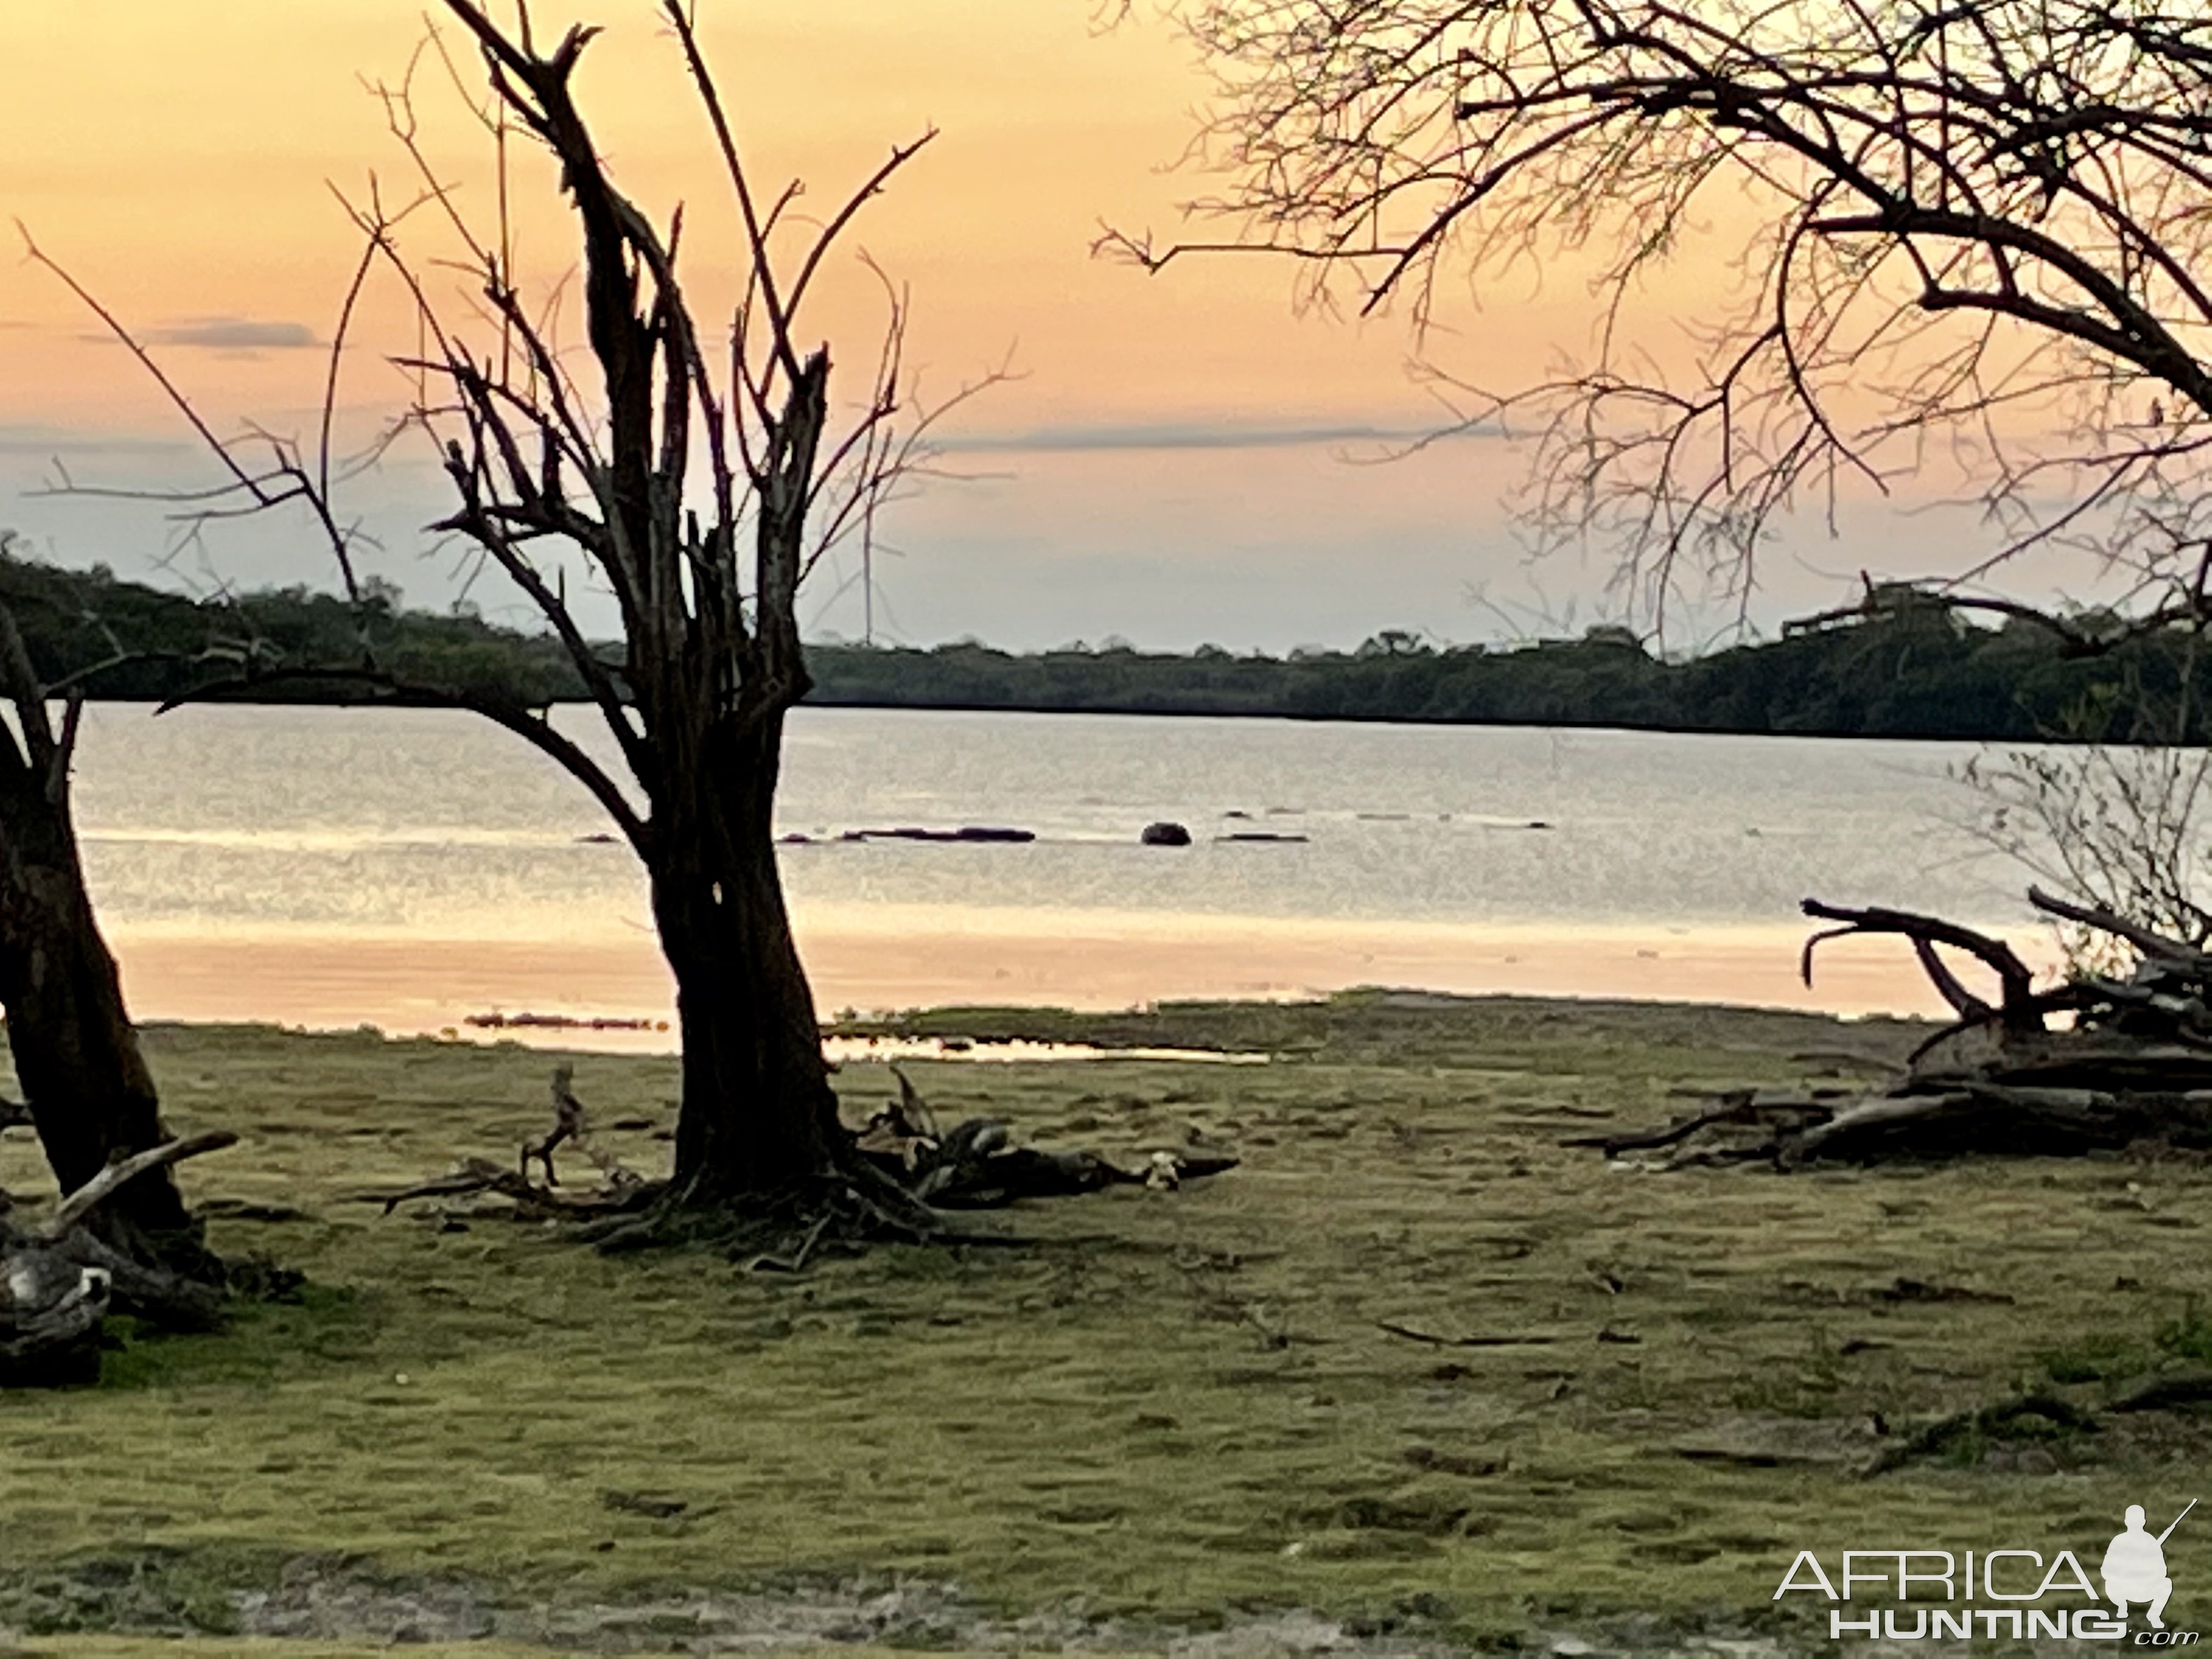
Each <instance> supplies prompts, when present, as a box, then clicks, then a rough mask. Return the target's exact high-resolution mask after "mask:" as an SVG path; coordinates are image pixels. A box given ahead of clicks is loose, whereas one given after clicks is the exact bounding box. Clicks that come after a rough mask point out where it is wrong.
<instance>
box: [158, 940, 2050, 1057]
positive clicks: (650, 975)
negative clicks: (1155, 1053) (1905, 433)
mask: <svg viewBox="0 0 2212 1659" xmlns="http://www.w3.org/2000/svg"><path fill="white" fill-rule="evenodd" d="M862 915H865V916H866V921H865V924H862V923H861V922H860V917H861V916H862ZM1802 940H1803V934H1802V932H1801V931H1799V930H1798V929H1796V928H1795V927H1774V928H1766V929H1737V930H1727V929H1707V930H1702V931H1691V930H1682V931H1676V930H1671V929H1635V928H1617V929H1616V928H1602V929H1589V928H1583V929H1577V930H1572V931H1562V930H1559V929H1555V928H1538V927H1442V926H1407V927H1376V926H1372V925H1358V924H1349V925H1347V924H1337V923H1322V922H1309V921H1263V920H1255V919H1249V918H1189V917H1175V918H1158V917H1142V916H1130V915H1103V916H1102V915H1097V914H1070V915H1064V916H1058V917H1051V916H1045V917H1040V916H1038V915H1036V914H1034V913H1028V912H1006V913H997V912H989V911H968V910H961V911H932V910H929V909H927V908H924V907H900V906H887V907H880V908H878V911H876V912H875V913H873V914H868V913H862V912H858V911H854V912H847V913H845V914H844V915H840V916H837V917H835V918H830V919H827V920H817V921H811V922H802V925H801V928H800V945H801V948H802V950H803V951H804V953H805V958H806V963H807V967H808V970H809V973H810V975H811V978H812V981H813V984H814V988H815V994H816V1001H817V1005H818V1006H819V1007H820V1008H821V1010H822V1012H823V1014H824V1015H825V1016H828V1015H829V1014H832V1013H835V1012H837V1011H840V1010H842V1009H847V1008H856V1009H862V1010H870V1009H893V1008H910V1007H920V1006H936V1005H942V1004H947V1003H970V1002H995V1003H1024V1004H1030V1003H1034V1004H1052V1005H1058V1006H1069V1007H1076V1008H1121V1007H1127V1006H1132V1005H1134V1004H1138V1003H1142V1002H1148V1001H1158V1000H1169V999H1176V998H1187V997H1254V996H1297V995H1304V994H1318V993H1324V992H1328V991H1332V990H1337V989H1341V988H1343V987H1347V986H1353V985H1395V986H1419V987H1424V988H1428V989H1432V990H1441V991H1456V992H1462V993H1468V994H1480V993H1486V992H1507V993H1516V994H1531V995H1550V996H1606V997H1636V998H1653V999H1660V1000H1669V1001H1697V1002H1726V1003H1738V1004H1748V1005H1755V1006H1774V1007H1791V1008H1807V1009H1817V1010H1822V1011H1826V1012H1836V1013H1844V1014H1864V1013H1876V1012H1894V1013H1936V1012H1941V1007H1940V1005H1938V1004H1937V1002H1936V999H1935V998H1934V996H1933V995H1932V994H1930V993H1929V991H1928V989H1927V988H1926V984H1925V981H1924V980H1923V978H1922V976H1921V975H1920V974H1919V972H1918V970H1917V968H1916V967H1915V966H1914V965H1913V963H1912V962H1911V957H1910V954H1909V953H1908V952H1907V951H1904V950H1903V949H1901V948H1898V947H1897V946H1895V945H1893V944H1892V943H1889V942H1885V941H1880V940H1866V941H1852V942H1850V943H1847V944H1845V945H1831V946H1829V947H1827V949H1826V952H1825V953H1824V955H1823V957H1822V960H1821V963H1820V975H1819V976H1818V979H1817V980H1816V982H1815V984H1814V987H1812V988H1811V989H1810V990H1808V989H1807V988H1806V987H1804V986H1803V985H1802V984H1801V983H1800V982H1799V981H1798V978H1797V951H1798V949H1799V946H1800V945H1802ZM114 943H115V947H116V951H117V955H118V957H119V958H120V960H121V962H122V965H123V972H124V979H125V989H126V991H127V993H128V994H129V996H130V1000H131V1007H132V1009H133V1011H134V1012H136V1013H137V1016H138V1017H139V1018H142V1019H162V1020H191V1021H241V1020H260V1021H270V1022H275V1023H277V1024H285V1025H299V1026H307V1027H309V1028H336V1029H347V1028H350V1027H354V1026H357V1025H362V1024H374V1025H376V1026H379V1027H381V1028H382V1029H384V1030H387V1031H390V1032H393V1033H395V1034H397V1033H420V1032H436V1031H440V1030H448V1029H451V1030H456V1031H459V1032H461V1033H463V1034H466V1032H467V1030H468V1028H467V1026H466V1024H465V1021H466V1018H467V1017H468V1016H469V1015H471V1014H479V1013H486V1012H503V1013H508V1014H513V1013H515V1012H522V1011H530V1012H547V1013H562V1014H568V1015H574V1016H583V1017H590V1016H614V1017H620V1018H645V1019H649V1020H666V1019H669V1018H672V1015H673V1001H674V998H673V989H672V985H671V981H670V978H669V975H668V972H667V969H666V968H665V966H664V964H663V963H662V962H661V960H660V957H659V951H658V948H657V947H656V945H654V943H653V940H652V939H650V938H649V937H647V936H646V935H644V934H643V933H637V934H635V936H631V937H605V936H600V937H586V938H580V939H568V940H544V939H492V940H482V939H416V938H407V937H393V936H388V935H379V934H366V933H365V934H356V935H328V934H304V933H302V934H284V935H269V936H258V935H256V936H231V937H219V938H212V939H210V938H206V937H179V936H171V935H162V934H158V933H155V934H144V935H133V934H131V933H128V932H122V933H118V936H117V938H116V939H115V941H114ZM2023 943H2027V941H2023ZM575 1040H580V1041H586V1042H592V1044H593V1045H594V1046H599V1047H607V1048H641V1047H643V1048H665V1047H667V1046H670V1045H671V1042H672V1039H671V1037H670V1036H668V1035H666V1034H665V1033H655V1032H651V1031H648V1032H645V1033H635V1034H613V1033H585V1034H579V1036H578V1037H577V1039H575Z"/></svg>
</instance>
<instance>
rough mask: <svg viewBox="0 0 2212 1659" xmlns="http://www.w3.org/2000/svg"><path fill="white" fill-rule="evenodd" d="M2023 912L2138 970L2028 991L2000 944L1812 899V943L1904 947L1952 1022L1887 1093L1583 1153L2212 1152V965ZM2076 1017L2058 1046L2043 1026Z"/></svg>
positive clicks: (1728, 1111)
mask: <svg viewBox="0 0 2212 1659" xmlns="http://www.w3.org/2000/svg"><path fill="white" fill-rule="evenodd" d="M2028 898H2029V901H2030V902H2032V903H2033V905H2034V907H2035V908H2037V909H2038V910H2039V911H2041V912H2042V913H2043V914H2045V915H2049V916H2053V917H2056V918H2057V919H2058V920H2061V921H2068V922H2071V923H2073V924H2074V925H2075V926H2077V927H2087V928H2090V929H2093V930H2096V931H2099V932H2102V933H2106V934H2109V935H2110V936H2111V937H2112V938H2113V939H2117V940H2118V941H2119V942H2120V943H2121V945H2124V946H2125V947H2126V948H2127V949H2128V950H2130V951H2132V952H2134V954H2135V957H2136V962H2135V964H2134V966H2133V968H2132V969H2130V971H2128V972H2127V973H2125V974H2124V975H2113V974H2094V973H2088V972H2081V973H2077V974H2076V975H2074V976H2072V977H2071V978H2069V979H2067V980H2065V981H2062V982H2061V983H2059V984H2057V985H2053V986H2048V987H2041V988H2039V987H2036V986H2035V985H2034V984H2033V981H2032V977H2031V975H2030V974H2029V972H2028V969H2027V966H2026V964H2025V963H2022V962H2021V958H2020V957H2019V955H2018V954H2017V953H2016V952H2015V951H2014V950H2013V949H2012V947H2011V946H2010V945H2007V944H2005V943H2004V942H2003V941H2002V940H2001V939H1992V938H1990V936H1989V935H1987V934H1985V933H1978V932H1977V931H1975V930H1974V929H1972V928H1970V927H1961V926H1960V925H1959V924H1957V923H1955V922H1950V921H1944V920H1943V919H1942V918H1941V917H1936V916H1927V915H1919V914H1917V913H1916V912H1913V911H1908V910H1893V909H1887V908H1845V907H1842V906H1838V905H1832V904H1827V903H1825V902H1822V901H1820V900H1819V899H1811V898H1808V899H1807V900H1806V901H1805V902H1804V905H1803V907H1802V908H1803V909H1804V912H1805V914H1806V915H1808V916H1812V917H1814V918H1816V919H1818V920H1820V921H1834V922H1837V923H1838V924H1840V925H1839V926H1838V927H1832V928H1828V929H1825V930H1823V931H1821V932H1820V933H1815V934H1814V935H1813V936H1812V937H1811V938H1810V939H1808V940H1807V941H1806V944H1805V947H1804V951H1803V953H1802V957H1801V958H1800V967H1801V969H1802V973H1803V974H1804V976H1805V979H1806V982H1807V983H1808V984H1810V983H1811V982H1812V974H1813V964H1814V951H1815V950H1816V948H1817V947H1818V946H1820V945H1822V944H1824V943H1826V942H1827V941H1829V940H1832V939H1839V938H1844V937H1848V936H1851V935H1857V934H1888V935H1893V936H1897V937H1901V938H1903V939H1907V940H1909V941H1910V942H1911V946H1912V949H1913V952H1914V955H1915V956H1916V957H1917V959H1918V961H1919V963H1920V966H1921V968H1922V969H1923V971H1924V972H1925V973H1926V974H1927V975H1928V976H1929V982H1930V983H1931V984H1933V985H1934V986H1935V987H1936V991H1937V993H1938V994H1940V995H1942V998H1943V999H1944V1000H1945V1001H1946V1002H1947V1003H1948V1004H1949V1005H1950V1006H1951V1008H1952V1010H1953V1012H1954V1013H1955V1014H1956V1015H1957V1016H1958V1018H1957V1019H1956V1020H1955V1021H1954V1023H1952V1024H1949V1025H1947V1026H1945V1027H1944V1028H1943V1029H1942V1030H1940V1031H1938V1032H1937V1033H1936V1035H1935V1036H1932V1037H1930V1038H1929V1039H1928V1040H1927V1041H1926V1042H1923V1043H1921V1044H1920V1045H1919V1047H1918V1048H1915V1049H1914V1050H1913V1051H1912V1053H1911V1055H1910V1056H1909V1057H1908V1059H1907V1060H1906V1062H1905V1068H1904V1070H1903V1071H1902V1072H1901V1073H1899V1074H1898V1075H1897V1076H1896V1077H1895V1078H1893V1079H1892V1081H1891V1082H1890V1084H1889V1085H1888V1086H1887V1088H1884V1089H1881V1090H1878V1091H1869V1092H1865V1093H1861V1094H1858V1095H1855V1096H1839V1095H1838V1094H1837V1093H1836V1092H1835V1091H1818V1090H1814V1091H1807V1092H1803V1093H1796V1094H1792V1093H1786V1092H1785V1093H1783V1094H1780V1095H1776V1094H1773V1093H1770V1092H1765V1091H1762V1092H1760V1093H1759V1094H1756V1095H1754V1094H1752V1093H1750V1092H1749V1091H1744V1092H1742V1093H1740V1094H1739V1095H1737V1096H1734V1097H1729V1098H1727V1099H1724V1100H1723V1102H1722V1103H1720V1104H1719V1105H1717V1106H1716V1107H1714V1108H1713V1109H1710V1110H1707V1111H1705V1112H1701V1113H1699V1114H1696V1115H1693V1116H1691V1117H1689V1118H1687V1119H1686V1120H1682V1121H1675V1122H1671V1123H1667V1124H1662V1125H1660V1126H1657V1127H1654V1128H1650V1129H1644V1130H1632V1131H1627V1132H1622V1133H1613V1134H1609V1135H1605V1136H1590V1137H1583V1138H1580V1139H1577V1140H1574V1141H1571V1142H1568V1143H1567V1144H1569V1145H1574V1146H1596V1147H1598V1148H1600V1149H1601V1150H1602V1151H1603V1152H1605V1153H1606V1155H1607V1157H1613V1158H1617V1157H1620V1156H1622V1155H1623V1154H1625V1153H1629V1152H1662V1151H1663V1152H1667V1153H1668V1158H1667V1159H1666V1160H1665V1161H1666V1162H1668V1164H1711V1163H1720V1162H1740V1161H1746V1160H1757V1161H1764V1162H1767V1163H1770V1164H1772V1165H1773V1166H1774V1167H1776V1168H1777V1169H1783V1170H1788V1169H1794V1168H1796V1167H1797V1166H1798V1165H1800V1164H1806V1163H1810V1162H1814V1161H1817V1160H1840V1161H1848V1162H1857V1163H1873V1162H1878V1161H1881V1160H1883V1159H1887V1158H1959V1157H1966V1156H1972V1155H1977V1154H1984V1153H2001V1154H2008V1155H2014V1156H2030V1157H2034V1156H2042V1157H2066V1156H2075V1155H2079V1154H2081V1153H2085V1152H2124V1151H2129V1150H2130V1149H2136V1148H2142V1147H2145V1146H2150V1147H2154V1148H2160V1149H2166V1150H2175V1151H2181V1152H2212V952H2208V951H2204V950H2202V949H2200V948H2199V947H2198V946H2197V945H2195V944H2192V943H2191V942H2189V941H2186V940H2180V939H2168V938H2166V936H2165V935H2163V934H2160V933H2157V932H2156V931H2155V930H2154V929H2151V928H2148V927H2143V926H2142V925H2141V924H2139V923H2136V922H2133V921H2129V920H2127V919H2126V918H2124V917H2122V916H2119V915H2115V914H2113V913H2112V912H2111V911H2109V910H2106V909H2105V908H2101V907H2100V906H2096V905H2091V904H2080V903H2075V902H2072V901H2070V900H2067V899H2062V898H2058V897H2055V896H2052V895H2051V894H2049V893H2046V892H2045V891H2043V890H2041V889H2040V888H2033V889H2030V890H2029V893H2028ZM1945 950H1948V951H1960V952H1963V953H1964V954H1965V955H1966V956H1967V957H1971V958H1972V959H1973V960H1974V961H1976V962H1978V963H1980V964H1981V965H1982V966H1983V967H1984V968H1985V969H1989V970H1990V972H1991V973H1993V974H1994V975H1996V978H1997V981H1998V994H1997V997H1996V1000H1994V1001H1992V1000H1989V999H1988V998H1985V997H1982V996H1979V995H1978V994H1975V993H1974V992H1973V991H1972V990H1970V989H1969V988H1968V987H1966V985H1965V984H1964V983H1963V982H1962V981H1960V978H1959V976H1958V975H1957V974H1956V973H1955V972H1954V971H1953V969H1952V967H1951V964H1950V963H1948V962H1947V961H1945V960H1944V958H1943V957H1942V955H1941V954H1940V951H1945ZM2061 1013H2066V1014H2070V1015H2071V1016H2072V1024H2071V1025H2070V1026H2069V1027H2063V1028H2059V1029H2053V1028H2052V1026H2051V1024H2050V1020H2051V1016H2053V1015H2055V1014H2061Z"/></svg>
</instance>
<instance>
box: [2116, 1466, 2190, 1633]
mask: <svg viewBox="0 0 2212 1659" xmlns="http://www.w3.org/2000/svg"><path fill="white" fill-rule="evenodd" d="M2196 1507H2197V1500H2196V1499H2195V1498H2191V1499H2190V1500H2189V1505H2188V1508H2187V1509H2185V1510H2182V1511H2181V1514H2180V1515H2177V1516H2174V1517H2173V1519H2172V1521H2171V1522H2168V1523H2167V1526H2166V1530H2165V1531H2164V1532H2162V1533H2160V1534H2159V1535H2158V1536H2157V1537H2155V1538H2154V1537H2152V1536H2151V1535H2150V1534H2148V1533H2147V1532H2145V1531H2144V1530H2143V1508H2142V1504H2129V1505H2128V1513H2127V1517H2126V1518H2127V1527H2128V1529H2127V1530H2126V1531H2125V1532H2124V1533H2120V1534H2118V1535H2117V1536H2115V1537H2114V1538H2113V1540H2112V1542H2111V1544H2109V1545H2107V1546H2106V1549H2105V1570H2104V1578H2105V1594H2106V1595H2107V1596H2108V1597H2110V1598H2111V1600H2112V1605H2113V1606H2114V1607H2117V1608H2118V1610H2119V1616H2120V1617H2121V1618H2123V1619H2124V1618H2126V1617H2127V1616H2128V1603H2129V1602H2130V1601H2141V1602H2142V1603H2143V1604H2144V1605H2145V1607H2146V1608H2147V1609H2148V1611H2147V1613H2146V1617H2148V1619H2149V1620H2150V1623H2151V1628H2152V1629H2153V1630H2164V1629H2165V1628H2166V1620H2165V1619H2164V1618H2163V1617H2161V1616H2160V1615H2162V1614H2163V1613H2165V1612H2166V1598H2167V1597H2168V1596H2170V1595H2172V1594H2173V1580H2172V1579H2171V1578H2169V1577H2166V1548H2165V1546H2166V1540H2167V1539H2168V1538H2170V1537H2172V1535H2173V1529H2174V1528H2176V1527H2178V1526H2179V1525H2180V1524H2181V1522H2182V1518H2183V1516H2186V1515H2187V1514H2188V1513H2189V1510H2193V1509H2195V1508H2196Z"/></svg>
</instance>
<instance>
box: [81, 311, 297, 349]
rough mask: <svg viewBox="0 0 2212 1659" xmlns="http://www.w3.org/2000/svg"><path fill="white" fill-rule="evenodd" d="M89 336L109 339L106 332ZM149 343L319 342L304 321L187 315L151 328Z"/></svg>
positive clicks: (250, 345) (269, 345)
mask: <svg viewBox="0 0 2212 1659" xmlns="http://www.w3.org/2000/svg"><path fill="white" fill-rule="evenodd" d="M87 338H88V339H100V340H102V341H109V340H111V339H112V337H110V336H107V335H104V334H102V335H88V336H87ZM141 338H142V339H143V342H144V343H146V344H148V345H149V346H192V347H197V349H201V350H204V351H226V352H256V351H296V350H298V349H301V348H302V347H307V346H313V345H317V344H319V343H320V342H319V341H318V340H317V339H316V338H315V331H314V330H313V329H312V328H309V327H308V326H307V325H306V324H305V323H288V322H283V321H279V320H275V319H271V320H268V321H263V320H261V319H258V318H253V317H186V318H185V319H182V320H180V321H178V322H173V323H164V324H163V325H161V326H160V327H159V328H150V329H148V330H147V331H145V333H144V334H143V335H142V336H141Z"/></svg>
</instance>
